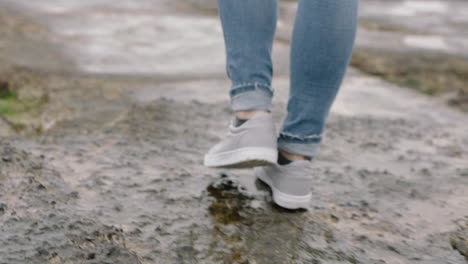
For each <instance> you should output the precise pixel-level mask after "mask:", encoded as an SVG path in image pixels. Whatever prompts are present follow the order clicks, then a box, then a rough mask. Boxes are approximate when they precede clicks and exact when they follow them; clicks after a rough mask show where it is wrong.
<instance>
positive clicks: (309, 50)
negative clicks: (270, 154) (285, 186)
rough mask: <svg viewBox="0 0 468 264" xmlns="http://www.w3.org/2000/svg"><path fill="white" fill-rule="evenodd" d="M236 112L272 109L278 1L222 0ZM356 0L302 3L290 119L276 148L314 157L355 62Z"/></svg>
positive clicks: (295, 39)
mask: <svg viewBox="0 0 468 264" xmlns="http://www.w3.org/2000/svg"><path fill="white" fill-rule="evenodd" d="M218 9H219V14H220V17H221V22H222V26H223V32H224V40H225V45H226V53H227V54H226V55H227V65H226V70H227V75H228V77H229V78H230V80H231V81H232V87H231V91H230V96H231V107H232V110H234V111H246V110H270V108H271V101H272V97H273V93H274V90H273V89H272V87H271V80H272V75H273V66H272V60H271V53H272V46H273V40H274V35H275V30H276V22H277V14H278V2H277V0H218ZM357 15H358V0H299V8H298V12H297V15H296V20H295V25H294V32H293V36H292V43H291V65H290V67H291V76H290V78H291V81H290V96H289V101H288V114H287V116H286V119H285V120H284V123H283V127H282V129H281V132H280V134H279V138H278V148H279V149H281V150H284V151H286V152H289V153H293V154H298V155H304V156H310V157H311V156H314V155H316V154H317V153H318V151H319V146H320V142H321V140H322V132H323V129H324V125H325V121H326V119H327V116H328V113H329V111H330V107H331V105H332V103H333V101H334V99H335V97H336V94H337V92H338V89H339V87H340V86H341V83H342V80H343V77H344V75H345V72H346V68H347V66H348V63H349V60H350V58H351V54H352V50H353V46H354V40H355V35H356V26H357Z"/></svg>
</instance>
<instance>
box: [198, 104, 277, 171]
mask: <svg viewBox="0 0 468 264" xmlns="http://www.w3.org/2000/svg"><path fill="white" fill-rule="evenodd" d="M277 158H278V150H277V145H276V129H275V123H274V122H273V118H272V116H271V114H269V113H258V114H256V115H254V116H253V117H252V118H251V119H249V120H248V121H246V122H245V123H244V124H242V125H241V126H238V127H235V126H234V125H233V122H231V125H230V126H229V131H228V133H227V135H226V137H225V138H224V139H223V140H222V141H221V142H220V143H218V144H216V145H215V146H214V147H213V148H211V149H210V151H209V152H208V153H207V154H206V155H205V159H204V165H205V166H207V167H215V168H252V167H255V166H265V165H269V164H274V163H276V160H277Z"/></svg>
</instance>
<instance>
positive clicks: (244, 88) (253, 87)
mask: <svg viewBox="0 0 468 264" xmlns="http://www.w3.org/2000/svg"><path fill="white" fill-rule="evenodd" d="M273 93H274V92H273V89H272V88H271V87H270V86H269V85H266V84H261V83H247V84H239V85H235V86H233V88H232V90H231V92H230V96H231V109H232V110H233V111H236V112H237V111H250V110H267V111H271V101H272V99H273Z"/></svg>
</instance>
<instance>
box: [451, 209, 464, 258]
mask: <svg viewBox="0 0 468 264" xmlns="http://www.w3.org/2000/svg"><path fill="white" fill-rule="evenodd" d="M457 224H458V228H457V231H456V232H454V233H453V234H452V235H451V236H450V244H451V245H452V247H453V249H455V250H458V252H460V254H462V255H463V256H465V259H466V260H467V261H468V217H465V218H464V219H460V220H458V221H457Z"/></svg>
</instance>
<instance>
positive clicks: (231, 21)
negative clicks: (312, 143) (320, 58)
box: [204, 0, 278, 168]
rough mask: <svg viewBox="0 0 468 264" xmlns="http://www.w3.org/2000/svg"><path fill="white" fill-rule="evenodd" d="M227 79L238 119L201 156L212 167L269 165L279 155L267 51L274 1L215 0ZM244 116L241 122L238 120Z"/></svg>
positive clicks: (273, 23) (274, 16) (274, 15)
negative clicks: (272, 110)
mask: <svg viewBox="0 0 468 264" xmlns="http://www.w3.org/2000/svg"><path fill="white" fill-rule="evenodd" d="M218 6H219V13H220V17H221V22H222V25H223V32H224V40H225V44H226V54H227V66H226V70H227V74H228V76H229V78H230V79H231V81H232V88H231V92H230V95H231V108H232V110H234V111H235V112H236V116H237V120H236V122H232V123H231V125H230V126H229V130H228V133H226V136H225V137H224V139H223V140H222V141H221V142H219V143H218V144H216V145H215V146H214V147H212V148H211V149H210V150H209V151H208V153H207V154H206V155H205V158H204V164H205V166H208V167H217V168H221V167H222V168H251V167H255V166H263V165H270V164H273V163H275V162H276V160H277V156H278V150H277V141H276V132H275V130H276V129H275V124H274V122H273V118H272V117H271V114H270V113H267V112H266V111H267V110H270V107H271V99H272V97H273V89H272V88H271V79H272V75H273V67H272V62H271V51H272V46H273V39H274V35H275V29H276V19H277V13H278V10H277V7H278V4H277V0H218ZM240 119H245V120H240Z"/></svg>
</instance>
